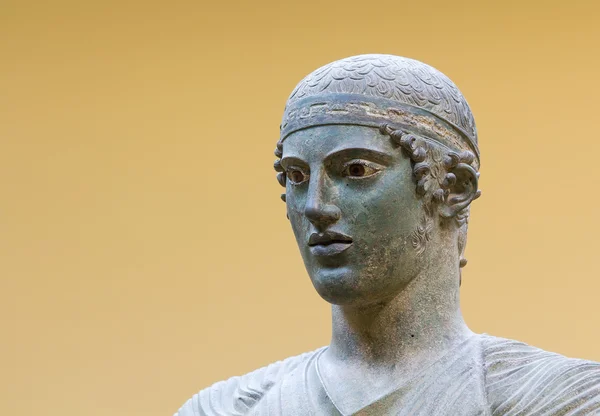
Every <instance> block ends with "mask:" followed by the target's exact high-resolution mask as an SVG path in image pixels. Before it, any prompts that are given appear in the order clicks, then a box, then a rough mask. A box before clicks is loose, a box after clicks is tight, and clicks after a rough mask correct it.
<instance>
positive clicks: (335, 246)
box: [308, 231, 352, 256]
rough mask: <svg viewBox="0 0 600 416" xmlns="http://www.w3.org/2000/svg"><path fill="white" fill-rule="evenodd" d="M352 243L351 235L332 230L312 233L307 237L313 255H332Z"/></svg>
mask: <svg viewBox="0 0 600 416" xmlns="http://www.w3.org/2000/svg"><path fill="white" fill-rule="evenodd" d="M351 245H352V237H350V236H347V235H345V234H341V233H336V232H334V231H325V232H323V233H313V234H311V236H310V238H309V239H308V246H309V247H310V251H311V253H312V254H313V255H315V256H333V255H336V254H340V253H341V252H343V251H345V250H347V249H348V248H350V246H351Z"/></svg>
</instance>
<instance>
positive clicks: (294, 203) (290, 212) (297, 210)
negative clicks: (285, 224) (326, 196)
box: [286, 185, 307, 240]
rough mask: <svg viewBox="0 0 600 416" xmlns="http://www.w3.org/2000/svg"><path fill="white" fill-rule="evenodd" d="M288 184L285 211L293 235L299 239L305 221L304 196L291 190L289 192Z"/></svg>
mask: <svg viewBox="0 0 600 416" xmlns="http://www.w3.org/2000/svg"><path fill="white" fill-rule="evenodd" d="M289 186H290V185H288V189H287V192H286V211H287V216H288V219H289V221H290V225H291V226H292V231H293V232H294V236H295V237H296V240H299V239H300V238H301V237H302V236H303V229H304V228H305V227H306V224H305V223H306V222H307V220H306V217H305V216H304V198H302V196H300V195H297V193H295V192H293V191H291V192H290V189H289Z"/></svg>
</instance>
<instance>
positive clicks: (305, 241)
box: [281, 125, 424, 305]
mask: <svg viewBox="0 0 600 416" xmlns="http://www.w3.org/2000/svg"><path fill="white" fill-rule="evenodd" d="M281 165H282V166H283V168H284V169H285V172H286V176H287V181H286V205H287V213H288V217H289V219H290V222H291V224H292V229H293V231H294V235H295V237H296V241H297V243H298V247H299V248H300V253H301V255H302V258H303V260H304V264H305V266H306V269H307V271H308V274H309V276H310V278H311V281H312V283H313V285H314V287H315V289H316V290H317V292H318V293H319V295H321V297H323V298H324V299H325V300H327V301H328V302H330V303H333V304H338V305H368V304H373V303H379V302H382V301H385V300H386V299H389V298H392V297H394V296H395V295H396V294H397V293H399V291H401V290H402V288H403V287H405V286H406V284H407V283H408V282H409V281H410V280H411V279H412V278H413V277H414V276H416V274H417V273H418V271H419V263H420V262H419V261H418V260H419V259H418V254H417V252H416V250H414V248H413V247H412V244H411V241H412V240H411V234H412V233H413V231H414V230H415V229H416V228H417V227H418V225H419V220H420V219H421V218H422V216H423V214H424V210H423V208H422V204H421V202H420V200H419V199H418V198H417V195H416V187H415V186H416V185H415V181H414V179H413V173H412V167H411V163H410V160H409V158H408V157H407V156H406V155H404V154H403V153H402V151H401V149H400V148H399V147H398V146H397V145H394V144H393V142H392V141H391V140H390V138H389V136H386V135H383V134H381V133H380V132H379V130H378V129H376V128H371V127H363V126H353V125H327V126H315V127H310V128H307V129H304V130H300V131H297V132H295V133H293V134H292V135H290V136H289V137H288V138H286V140H285V141H284V143H283V156H282V160H281Z"/></svg>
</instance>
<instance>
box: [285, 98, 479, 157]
mask: <svg viewBox="0 0 600 416" xmlns="http://www.w3.org/2000/svg"><path fill="white" fill-rule="evenodd" d="M328 124H353V125H358V126H367V127H377V128H379V127H380V126H381V125H382V124H389V125H390V126H391V127H394V128H400V129H406V130H408V131H410V132H411V133H414V134H416V135H418V136H422V137H424V138H427V139H430V140H433V141H435V142H438V143H439V144H441V145H443V146H446V147H448V148H450V149H453V150H459V151H463V150H469V151H471V152H473V153H474V154H475V157H476V158H477V161H478V162H479V148H478V147H477V143H476V141H475V138H474V137H471V136H470V135H469V134H467V133H466V132H465V131H463V130H462V129H460V128H459V127H457V126H455V125H454V124H452V123H450V122H448V121H446V120H444V119H442V118H441V117H440V116H438V115H436V114H434V113H431V112H429V111H427V110H424V109H422V108H420V107H416V106H412V105H409V104H405V103H401V102H398V101H393V100H388V99H386V98H381V97H371V96H367V95H361V94H335V93H334V94H324V95H313V96H309V97H306V98H301V99H298V100H295V101H293V102H292V103H290V104H288V106H287V107H286V109H285V112H284V115H283V122H282V123H281V136H280V139H279V141H280V143H281V142H283V141H284V140H285V139H286V138H287V137H288V136H289V135H290V134H292V133H294V132H295V131H298V130H302V129H305V128H308V127H312V126H319V125H328Z"/></svg>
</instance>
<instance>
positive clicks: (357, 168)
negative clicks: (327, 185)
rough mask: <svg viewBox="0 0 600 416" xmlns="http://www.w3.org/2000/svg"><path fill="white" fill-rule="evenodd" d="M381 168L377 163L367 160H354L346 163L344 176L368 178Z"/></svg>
mask: <svg viewBox="0 0 600 416" xmlns="http://www.w3.org/2000/svg"><path fill="white" fill-rule="evenodd" d="M380 170H381V168H379V167H378V166H377V165H375V164H371V163H369V162H367V161H365V160H352V161H350V162H348V163H346V164H345V165H344V170H343V172H342V175H343V176H347V177H350V178H366V177H369V176H373V175H375V174H376V173H378V172H379V171H380Z"/></svg>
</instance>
